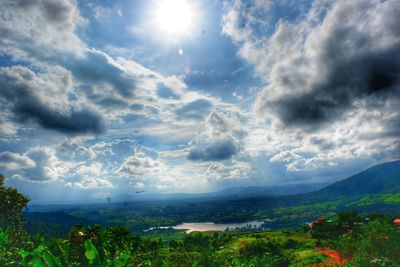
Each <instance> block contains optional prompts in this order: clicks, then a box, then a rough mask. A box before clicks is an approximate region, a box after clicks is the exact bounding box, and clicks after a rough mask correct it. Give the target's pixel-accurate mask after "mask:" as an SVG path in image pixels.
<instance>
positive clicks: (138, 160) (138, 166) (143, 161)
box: [117, 153, 160, 179]
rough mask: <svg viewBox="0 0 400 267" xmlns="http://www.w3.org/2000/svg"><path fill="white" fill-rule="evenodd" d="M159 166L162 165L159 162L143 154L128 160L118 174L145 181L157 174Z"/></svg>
mask: <svg viewBox="0 0 400 267" xmlns="http://www.w3.org/2000/svg"><path fill="white" fill-rule="evenodd" d="M159 165H160V163H159V162H158V161H157V160H153V159H152V158H150V157H148V156H146V155H145V154H143V153H138V154H137V155H134V156H131V157H129V158H127V159H126V160H125V161H124V162H123V163H122V165H121V166H120V168H119V169H118V170H117V173H118V174H121V175H122V176H125V177H128V178H129V177H131V178H132V177H133V178H142V179H143V178H146V177H148V176H152V175H154V174H155V173H157V172H158V170H159Z"/></svg>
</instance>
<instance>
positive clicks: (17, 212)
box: [0, 174, 29, 240]
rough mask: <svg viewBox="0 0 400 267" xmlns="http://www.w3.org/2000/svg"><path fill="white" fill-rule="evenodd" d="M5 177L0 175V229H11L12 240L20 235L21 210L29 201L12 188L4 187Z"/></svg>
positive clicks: (17, 238)
mask: <svg viewBox="0 0 400 267" xmlns="http://www.w3.org/2000/svg"><path fill="white" fill-rule="evenodd" d="M4 181H5V177H4V176H3V175H2V174H0V227H3V228H4V227H11V229H12V239H13V240H19V239H20V238H19V237H20V236H21V235H22V210H23V209H24V208H25V207H26V205H27V204H28V201H29V199H28V198H27V197H25V196H24V195H22V194H20V193H19V192H18V191H17V190H16V189H14V188H7V187H5V185H4Z"/></svg>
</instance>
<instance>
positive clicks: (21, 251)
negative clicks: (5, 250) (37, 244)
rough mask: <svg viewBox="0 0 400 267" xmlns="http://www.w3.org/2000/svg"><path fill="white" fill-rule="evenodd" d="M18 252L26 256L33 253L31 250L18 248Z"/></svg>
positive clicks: (23, 256)
mask: <svg viewBox="0 0 400 267" xmlns="http://www.w3.org/2000/svg"><path fill="white" fill-rule="evenodd" d="M17 253H18V254H19V255H20V256H21V257H22V258H25V257H26V256H29V255H31V253H30V252H29V251H26V250H23V249H18V250H17Z"/></svg>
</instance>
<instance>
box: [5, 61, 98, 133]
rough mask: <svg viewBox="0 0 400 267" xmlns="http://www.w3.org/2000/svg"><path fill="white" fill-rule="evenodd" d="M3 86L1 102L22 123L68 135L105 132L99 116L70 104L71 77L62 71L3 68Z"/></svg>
mask: <svg viewBox="0 0 400 267" xmlns="http://www.w3.org/2000/svg"><path fill="white" fill-rule="evenodd" d="M0 83H1V90H0V101H1V102H2V105H3V107H6V108H8V109H9V110H11V111H12V112H13V114H14V115H15V117H16V119H17V120H19V121H33V122H36V123H38V124H40V125H41V126H42V127H44V128H47V129H52V130H56V131H59V132H64V133H69V134H76V133H101V132H103V131H104V125H103V121H102V118H101V116H100V115H98V114H97V113H94V112H93V111H90V110H88V109H82V108H78V107H77V106H73V105H71V104H70V103H68V92H69V91H70V90H71V77H70V76H69V74H68V72H65V71H64V70H63V69H61V68H52V69H51V73H50V72H49V73H45V74H41V73H34V72H33V71H31V70H30V69H28V68H26V67H22V66H14V67H5V68H0Z"/></svg>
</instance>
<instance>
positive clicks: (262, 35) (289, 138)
mask: <svg viewBox="0 0 400 267" xmlns="http://www.w3.org/2000/svg"><path fill="white" fill-rule="evenodd" d="M258 3H259V1H249V2H248V1H239V0H238V1H234V2H232V3H230V4H227V6H228V9H227V13H226V15H225V16H224V26H223V32H224V33H225V34H226V35H228V36H230V37H231V38H232V39H233V40H234V41H235V42H236V43H237V44H238V45H239V47H240V49H239V52H238V53H239V55H240V56H242V57H243V58H245V59H246V60H247V61H248V62H249V63H251V64H253V65H254V66H255V69H256V72H257V74H258V75H259V76H261V77H262V78H264V80H265V82H266V85H265V86H264V88H263V89H262V90H261V91H260V93H259V94H258V95H257V98H256V101H255V105H254V107H255V112H256V116H257V117H256V119H257V121H258V123H259V125H260V126H261V127H259V128H256V129H254V132H253V133H252V135H251V136H249V137H248V138H247V139H246V141H245V143H246V149H247V151H249V152H251V153H252V154H253V155H256V154H257V153H258V152H264V153H266V155H267V156H268V157H269V158H270V161H271V162H283V163H285V165H286V167H287V170H289V171H299V170H311V169H321V168H329V167H332V166H336V165H338V163H340V162H341V163H343V160H344V159H346V160H351V159H355V158H366V157H373V158H374V159H375V160H377V161H380V160H390V159H393V158H396V156H398V152H397V151H398V150H397V148H396V147H398V136H399V133H400V131H399V128H398V126H395V124H396V125H400V124H399V123H398V122H400V112H399V109H398V108H397V107H396V106H398V105H399V104H400V60H399V56H400V31H399V28H398V27H397V26H395V25H398V24H399V23H400V20H399V16H396V15H395V14H396V13H398V12H399V11H400V10H399V9H400V6H399V5H398V2H397V1H391V0H389V1H378V0H369V1H363V0H360V1H334V2H329V1H314V2H312V5H311V6H310V7H309V8H304V6H301V5H300V7H299V6H298V5H295V6H296V7H297V10H296V13H297V14H299V15H298V16H294V17H288V18H285V19H279V20H277V21H275V22H274V21H273V16H268V14H269V12H270V11H271V9H274V8H276V7H277V6H280V7H281V8H282V7H284V8H288V9H291V8H292V7H293V6H290V2H287V1H285V2H282V3H277V2H274V3H273V4H270V5H259V4H258ZM288 5H289V6H288ZM249 6H251V8H250V9H251V12H247V11H246V10H248V9H249ZM245 11H246V12H245ZM275 11H276V10H275ZM255 12H259V14H266V15H265V16H254V14H255ZM255 18H257V19H255Z"/></svg>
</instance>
